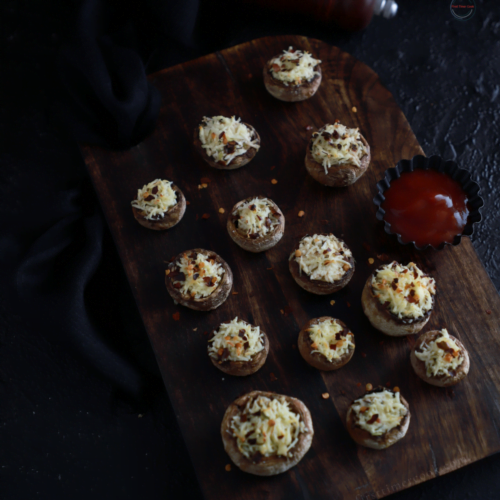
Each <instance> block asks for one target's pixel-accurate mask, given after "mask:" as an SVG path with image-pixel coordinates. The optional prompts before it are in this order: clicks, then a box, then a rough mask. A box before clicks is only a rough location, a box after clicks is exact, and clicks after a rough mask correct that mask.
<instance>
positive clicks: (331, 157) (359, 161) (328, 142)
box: [305, 120, 371, 187]
mask: <svg viewBox="0 0 500 500" xmlns="http://www.w3.org/2000/svg"><path fill="white" fill-rule="evenodd" d="M370 158H371V157H370V146H369V145H368V143H367V142H366V139H365V138H364V137H363V136H362V135H361V134H360V133H359V129H357V128H347V127H346V126H345V125H342V124H341V123H339V121H338V120H335V123H334V124H333V125H331V124H327V125H324V126H323V127H322V128H321V129H319V130H318V132H315V133H314V134H313V136H312V137H311V140H310V142H309V145H308V147H307V152H306V159H305V164H306V169H307V171H308V172H309V174H310V175H311V177H312V178H313V179H315V180H317V181H318V182H320V183H321V184H324V185H325V186H338V187H342V186H349V185H351V184H354V183H355V182H356V181H357V180H358V179H359V178H360V177H361V176H362V175H363V174H364V173H365V172H366V170H367V169H368V166H369V164H370Z"/></svg>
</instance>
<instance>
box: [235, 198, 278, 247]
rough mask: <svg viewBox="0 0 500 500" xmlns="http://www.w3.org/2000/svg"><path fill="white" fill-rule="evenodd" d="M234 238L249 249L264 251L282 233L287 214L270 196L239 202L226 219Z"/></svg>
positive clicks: (273, 243)
mask: <svg viewBox="0 0 500 500" xmlns="http://www.w3.org/2000/svg"><path fill="white" fill-rule="evenodd" d="M227 231H228V233H229V236H231V238H232V240H233V241H234V242H235V243H236V244H238V245H239V246H240V247H241V248H244V249H245V250H248V251H249V252H264V251H265V250H269V249H270V248H272V247H273V246H274V245H276V243H278V241H279V240H280V239H281V237H282V236H283V233H284V231H285V217H284V216H283V213H282V212H281V210H280V209H279V208H278V206H277V205H276V204H275V203H274V202H273V201H272V200H270V199H269V198H265V197H264V196H255V197H251V198H247V199H246V200H243V201H240V202H238V203H236V205H235V206H234V207H233V209H232V210H231V214H230V215H229V217H228V219H227Z"/></svg>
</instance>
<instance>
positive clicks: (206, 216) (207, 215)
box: [201, 214, 210, 219]
mask: <svg viewBox="0 0 500 500" xmlns="http://www.w3.org/2000/svg"><path fill="white" fill-rule="evenodd" d="M201 218H202V219H208V218H210V214H203V215H202V216H201Z"/></svg>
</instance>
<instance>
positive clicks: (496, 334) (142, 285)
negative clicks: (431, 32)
mask: <svg viewBox="0 0 500 500" xmlns="http://www.w3.org/2000/svg"><path fill="white" fill-rule="evenodd" d="M290 45H293V46H294V47H299V48H302V49H305V50H308V51H310V52H312V53H313V55H314V56H316V57H318V58H320V59H321V60H322V61H323V63H322V69H323V82H322V84H321V87H320V89H319V91H318V93H317V94H316V95H315V96H314V97H313V98H311V99H309V100H307V101H305V102H301V103H284V102H281V101H278V100H276V99H274V98H273V97H271V96H270V95H269V94H268V93H267V92H266V90H265V88H264V85H263V82H262V68H263V66H264V63H265V62H266V61H267V60H268V59H270V58H271V57H272V56H274V55H275V54H278V53H279V52H281V50H283V49H284V48H287V47H288V46H290ZM150 78H151V81H152V82H153V84H154V85H155V86H156V87H157V88H158V89H160V91H161V93H162V95H163V104H162V108H161V112H160V117H159V121H158V126H157V127H156V130H155V132H154V133H153V134H152V135H151V136H150V137H148V138H147V139H146V140H145V141H144V142H142V143H141V144H139V145H138V146H136V147H134V148H132V149H130V150H129V151H125V152H110V151H105V150H103V149H100V148H97V147H88V146H84V147H83V154H84V156H85V160H86V163H87V166H88V169H89V172H90V174H91V176H92V179H93V182H94V185H95V189H96V191H97V193H98V196H99V198H100V201H101V204H102V207H103V209H104V212H105V214H106V217H107V220H108V223H109V226H110V228H111V231H112V233H113V237H114V239H115V243H116V246H117V247H118V251H119V253H120V256H121V259H122V262H123V265H124V267H125V271H126V273H127V276H128V279H129V282H130V285H131V287H132V290H133V293H134V295H135V298H136V301H137V305H138V307H139V310H140V312H141V315H142V318H143V320H144V324H145V326H146V329H147V331H148V334H149V337H150V340H151V344H152V346H153V349H154V352H155V354H156V358H157V360H158V364H159V366H160V368H161V372H162V375H163V379H164V382H165V385H166V387H167V390H168V394H169V396H170V398H171V401H172V404H173V406H174V409H175V413H176V415H177V418H178V421H179V425H180V428H181V430H182V433H183V436H184V439H185V442H186V444H187V446H188V449H189V451H190V455H191V459H192V461H193V464H194V467H195V469H196V472H197V474H198V478H199V481H200V484H201V487H202V490H203V492H204V494H205V496H206V498H208V499H221V498H234V497H235V495H236V497H237V498H238V499H248V500H254V499H256V498H268V499H272V500H275V499H291V498H293V499H299V498H303V499H326V498H328V499H333V498H346V499H360V498H363V499H365V498H366V499H367V498H381V497H384V496H386V495H389V494H390V493H393V492H395V491H398V490H402V489H404V488H408V487H410V486H412V485H414V484H417V483H420V482H422V481H427V480H428V479H431V478H433V477H435V476H438V475H441V474H445V473H447V472H449V471H451V470H454V469H457V468H459V467H462V466H464V465H466V464H468V463H470V462H474V461H475V460H479V459H480V458H483V457H485V456H487V455H489V454H492V453H495V452H498V451H499V450H500V436H499V425H500V407H499V403H500V399H499V393H500V377H499V373H498V369H497V365H498V359H499V358H500V327H499V323H498V318H499V317H500V298H499V296H498V295H497V292H496V290H495V288H494V286H493V284H492V283H491V281H490V279H489V278H488V276H487V274H486V272H485V270H484V268H483V266H482V265H481V263H480V261H479V259H478V257H477V255H476V253H475V251H474V249H473V247H472V245H471V243H470V241H469V240H468V239H467V238H465V239H464V240H463V241H462V243H461V245H460V246H458V247H454V248H450V247H448V248H446V249H444V250H443V251H440V252H436V251H425V252H417V251H415V250H412V249H411V248H409V247H407V246H401V245H399V244H398V243H397V241H396V239H395V238H394V237H391V236H388V235H387V234H386V233H385V232H384V231H383V227H382V224H381V223H380V222H377V221H376V219H375V206H374V205H373V202H372V199H373V197H374V195H375V193H376V186H375V185H376V183H377V181H378V180H380V179H381V178H382V176H383V172H384V171H385V170H386V169H387V168H389V167H393V166H394V165H395V164H396V163H397V162H398V161H399V160H400V159H402V158H411V157H412V156H414V155H416V154H422V153H423V152H422V149H421V148H420V146H419V144H418V142H417V139H416V138H415V135H414V134H413V132H412V130H411V128H410V126H409V124H408V122H407V121H406V119H405V117H404V115H403V113H402V112H401V110H400V109H399V108H398V106H397V105H396V102H395V101H394V98H393V97H392V95H391V94H390V93H389V91H388V90H387V89H386V88H384V87H383V86H382V84H381V83H380V80H379V78H378V76H377V74H376V73H374V72H373V71H372V70H371V69H370V68H368V67H367V66H366V65H364V64H362V63H361V62H359V61H357V60H356V59H354V58H353V57H352V56H350V55H349V54H347V53H345V52H342V51H341V50H339V49H338V48H336V47H331V46H329V45H327V44H325V43H322V42H320V41H318V40H309V39H307V38H302V37H293V36H285V37H269V38H262V39H259V40H255V41H253V42H249V43H245V44H243V45H239V46H237V47H233V48H230V49H227V50H224V51H222V52H220V53H219V52H217V53H215V54H211V55H209V56H206V57H202V58H201V59H197V60H195V61H191V62H188V63H185V64H181V65H179V66H175V67H173V68H169V69H166V70H164V71H161V72H159V73H156V74H154V75H152V76H151V77H150ZM353 106H355V107H356V108H357V113H355V112H353V111H352V108H353ZM218 114H222V115H226V116H231V115H233V114H235V115H237V116H241V117H242V119H243V121H246V122H248V123H251V124H252V125H253V126H254V127H255V128H256V129H257V130H258V132H259V133H260V136H261V138H262V147H261V150H260V151H259V153H258V154H257V156H256V158H255V159H254V160H253V161H252V162H251V163H250V164H249V165H247V166H246V167H243V168H241V169H238V170H234V171H220V170H215V169H213V168H211V167H209V166H208V165H207V164H206V163H204V161H202V159H201V158H200V157H199V156H198V155H197V153H196V152H195V150H194V149H193V146H192V142H191V141H192V134H193V129H194V128H195V127H196V126H197V124H198V123H199V121H200V119H201V118H202V117H203V116H204V115H206V116H212V115H218ZM337 118H338V119H339V120H340V121H341V122H342V123H344V124H346V125H348V126H351V127H359V128H360V130H361V132H362V133H363V135H364V136H365V137H366V139H367V140H368V142H369V143H370V145H371V148H372V162H371V166H370V168H369V169H368V171H367V172H366V174H365V175H364V176H363V177H362V178H361V179H360V180H359V181H358V182H357V183H356V184H355V185H353V186H351V187H349V188H343V189H334V188H328V187H325V186H322V185H320V184H318V183H317V182H316V181H314V180H313V179H312V178H311V177H310V176H309V175H308V174H307V172H306V170H305V167H304V157H305V151H306V146H307V143H308V140H309V138H310V136H311V134H312V132H313V131H312V130H308V129H307V128H308V127H309V126H313V127H314V129H315V130H316V129H317V128H319V127H321V126H322V125H323V124H324V123H327V122H328V123H332V122H333V120H335V119H337ZM160 177H161V178H166V179H170V180H173V181H174V182H175V183H176V184H177V185H178V186H179V187H180V188H181V189H182V190H183V191H184V194H185V195H186V198H187V200H188V201H189V202H190V205H189V206H188V207H187V211H186V214H185V216H184V218H183V220H182V221H181V222H180V223H179V224H178V225H177V226H176V227H174V228H172V229H171V230H169V231H167V232H159V233H157V232H154V231H150V230H147V229H145V228H143V227H141V226H140V225H139V224H138V223H137V222H136V221H135V220H134V218H133V217H132V211H131V207H130V201H131V200H132V199H133V198H134V197H135V194H136V190H137V188H139V187H142V186H143V185H144V184H146V183H147V182H150V181H151V180H153V179H156V178H160ZM202 178H208V179H209V180H210V182H209V184H208V187H207V188H206V189H199V185H200V183H201V182H202V181H201V179H202ZM272 179H276V180H277V181H278V183H277V184H272V183H271V180H272ZM259 194H262V195H265V196H268V197H270V198H271V199H273V200H274V201H275V202H276V203H277V204H278V205H279V207H280V208H281V209H282V211H283V213H284V214H285V218H286V229H285V235H284V237H283V239H282V240H281V241H280V242H279V244H278V245H277V246H276V247H275V248H273V249H271V250H269V251H267V252H265V253H261V254H251V253H248V252H245V251H244V250H242V249H241V248H240V247H238V246H237V245H236V244H234V243H233V242H232V240H231V239H230V237H229V235H228V233H227V231H226V220H227V216H228V213H229V211H230V209H231V207H232V206H233V205H234V204H235V203H236V202H237V201H239V200H242V199H244V198H246V197H248V196H252V195H259ZM219 208H224V209H225V213H223V214H221V213H219ZM299 210H303V211H304V212H305V215H304V217H302V218H299V217H298V216H297V213H298V212H299ZM203 214H208V215H209V216H210V217H209V218H208V219H203V218H202V215H203ZM326 231H328V232H333V233H334V234H336V235H338V236H341V237H343V238H344V240H345V241H346V242H347V244H348V245H349V247H350V248H351V250H352V251H353V254H354V256H355V258H356V261H357V264H356V271H355V273H354V277H353V279H352V281H351V282H350V283H349V285H348V286H347V287H346V288H344V289H343V290H342V291H340V292H339V293H336V294H334V295H330V296H316V295H313V294H310V293H307V292H305V291H304V290H302V289H301V288H300V287H299V286H298V285H296V283H295V282H294V280H293V279H292V277H291V275H290V273H289V271H288V255H289V253H290V251H291V249H292V248H293V246H294V244H295V242H296V241H297V240H298V239H299V238H300V237H302V236H303V235H304V234H306V233H309V234H313V233H315V232H326ZM196 247H202V248H207V249H211V250H214V251H215V252H217V253H218V254H220V255H221V256H222V257H223V258H224V259H225V260H226V261H227V262H228V264H229V265H230V267H231V269H232V270H233V273H234V287H233V290H234V291H235V292H238V294H237V295H230V296H229V298H228V300H227V301H226V302H225V303H224V304H223V305H222V306H221V307H219V308H218V309H216V310H215V311H211V312H208V313H207V312H196V311H192V310H190V309H186V308H184V307H182V306H178V305H175V304H174V303H173V301H172V299H171V298H170V296H169V295H168V294H167V291H166V289H165V285H164V270H165V268H166V263H167V262H168V261H169V259H170V258H171V257H173V256H175V255H177V254H178V253H180V252H182V251H184V250H188V249H191V248H196ZM381 254H386V255H387V256H388V258H389V259H397V260H399V261H402V262H404V263H407V262H409V261H414V262H417V263H418V265H419V266H421V267H423V268H424V269H426V270H428V271H429V272H430V273H431V274H432V276H434V277H435V278H436V281H437V284H438V295H437V304H436V308H435V310H434V312H433V314H432V317H431V320H430V322H429V324H428V325H427V327H426V330H427V329H435V328H442V327H447V328H448V329H449V330H450V331H451V332H452V333H453V334H455V335H457V336H458V337H459V338H460V339H461V340H462V342H463V343H464V344H465V346H466V347H467V349H468V350H469V352H470V355H471V370H470V374H469V376H468V377H467V379H466V380H465V381H464V382H462V383H460V384H459V385H458V386H457V387H456V388H455V389H453V390H452V389H440V388H435V387H432V386H430V385H427V384H425V383H424V382H422V381H421V380H420V379H419V378H417V376H416V375H415V374H414V373H413V370H412V368H411V366H410V361H409V353H410V348H411V346H412V344H413V342H414V338H412V337H408V338H390V337H387V336H384V335H383V334H381V333H379V332H377V331H376V330H374V329H373V328H372V327H371V325H370V323H369V322H368V320H367V319H366V317H365V316H364V314H363V312H362V309H361V303H360V297H361V290H362V287H363V285H364V283H365V281H366V279H367V277H368V275H369V274H370V273H371V272H372V271H373V270H374V269H375V267H376V266H378V265H380V263H381V259H379V258H378V257H377V255H381ZM369 258H374V259H375V263H374V264H373V265H370V264H369V262H368V259H369ZM331 300H335V304H334V305H331V304H330V301H331ZM487 310H489V311H491V312H490V314H488V313H487ZM174 313H179V314H180V320H179V321H175V320H174V319H173V315H174ZM322 315H331V316H334V317H337V318H339V319H341V320H343V321H344V322H345V323H346V324H347V325H348V326H349V327H350V328H351V330H352V331H353V332H354V334H355V338H356V351H355V354H354V357H353V359H352V360H351V361H350V362H349V363H348V364H347V365H346V366H345V367H343V368H342V369H341V370H339V371H337V372H330V373H321V372H319V371H317V370H315V369H313V368H311V367H309V366H308V365H307V364H306V363H305V362H304V361H303V360H302V358H301V356H300V354H299V352H298V350H297V349H296V343H297V335H298V332H299V330H300V328H301V326H302V325H303V324H304V323H306V322H307V321H308V320H309V319H310V318H314V317H318V316H322ZM235 316H238V317H240V318H242V319H244V320H246V321H248V322H250V323H254V324H256V325H259V326H260V327H261V328H262V329H263V330H264V331H265V332H266V333H267V334H268V336H269V339H270V344H271V349H270V353H269V357H268V359H267V362H266V364H265V365H264V367H263V368H262V369H261V370H260V371H259V372H258V373H256V374H254V375H252V376H249V377H244V378H236V377H230V376H227V375H224V374H223V373H222V372H220V371H219V370H217V369H216V368H214V366H213V365H212V363H211V362H210V361H209V358H208V356H207V332H209V331H210V330H212V329H214V328H216V327H217V326H218V325H219V324H220V323H221V322H223V321H227V320H230V319H232V318H234V317H235ZM368 382H370V383H372V384H373V385H378V384H382V385H386V384H387V383H389V384H390V386H391V387H392V386H396V385H397V386H399V387H400V389H401V393H402V394H403V395H404V396H405V398H406V399H407V400H408V401H409V403H410V407H411V412H412V418H411V424H410V428H409V431H408V434H407V435H406V437H405V438H404V439H403V440H402V441H400V442H399V443H397V444H396V445H394V446H393V447H391V448H389V449H387V450H384V451H375V450H370V449H366V448H363V447H360V446H357V445H356V444H355V443H354V442H353V441H352V440H351V438H350V437H349V435H348V433H347V431H346V429H345V415H346V411H347V408H348V406H349V404H350V402H351V401H352V400H353V399H355V398H357V397H359V396H361V395H362V394H363V393H364V386H365V384H366V383H368ZM254 389H260V390H270V391H276V392H278V393H283V394H288V395H291V396H295V397H298V398H299V399H301V400H302V401H304V402H305V404H306V405H307V406H308V407H309V409H310V410H311V414H312V418H313V422H314V428H315V435H314V440H313V444H312V447H311V449H310V451H309V452H308V453H307V455H306V456H305V457H304V459H303V460H302V461H301V462H300V463H299V465H298V466H297V467H295V468H293V469H291V470H290V471H289V472H287V473H284V474H281V475H279V476H275V477H267V478H263V477H257V476H252V475H250V474H245V473H243V472H241V471H239V470H238V469H237V468H236V467H235V466H233V468H232V470H231V472H226V470H225V465H226V464H228V463H229V462H230V460H229V457H228V456H227V455H226V453H225V452H224V449H223V446H222V441H221V436H220V424H221V420H222V416H223V414H224V411H225V410H226V408H227V406H228V405H229V404H230V403H231V402H232V401H233V400H234V399H236V397H238V396H239V395H241V394H243V393H246V392H248V391H251V390H254ZM325 392H328V393H329V394H330V397H329V398H328V399H326V400H325V399H323V398H322V394H323V393H325ZM159 445H160V446H161V443H159Z"/></svg>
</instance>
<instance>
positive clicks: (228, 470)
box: [224, 464, 231, 472]
mask: <svg viewBox="0 0 500 500" xmlns="http://www.w3.org/2000/svg"><path fill="white" fill-rule="evenodd" d="M224 468H225V469H226V471H227V472H231V464H227V465H226V467H224Z"/></svg>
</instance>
